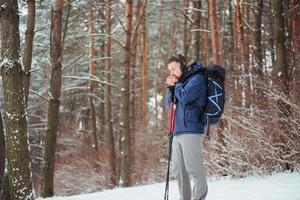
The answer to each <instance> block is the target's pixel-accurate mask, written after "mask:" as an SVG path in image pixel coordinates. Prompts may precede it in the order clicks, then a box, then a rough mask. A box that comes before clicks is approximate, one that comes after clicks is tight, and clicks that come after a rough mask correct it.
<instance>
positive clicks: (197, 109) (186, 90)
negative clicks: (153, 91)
mask: <svg viewBox="0 0 300 200" xmlns="http://www.w3.org/2000/svg"><path fill="white" fill-rule="evenodd" d="M201 69H203V66H202V64H200V63H199V64H197V65H194V67H193V68H192V69H189V70H188V71H187V72H186V73H184V74H183V78H181V81H177V82H176V83H175V89H174V92H175V96H176V98H177V105H176V115H175V126H174V135H178V134H183V133H185V134H186V133H191V134H203V132H204V125H203V124H202V123H201V121H200V119H201V117H200V116H201V114H202V113H201V112H202V110H203V107H204V106H205V104H206V90H207V87H206V84H205V80H204V78H203V76H201V75H199V74H197V75H194V76H192V74H194V73H196V72H198V71H200V70H201ZM165 103H166V106H167V108H168V109H170V105H171V92H170V90H167V94H166V98H165Z"/></svg>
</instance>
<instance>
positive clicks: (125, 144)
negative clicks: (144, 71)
mask: <svg viewBox="0 0 300 200" xmlns="http://www.w3.org/2000/svg"><path fill="white" fill-rule="evenodd" d="M132 4H133V2H132V0H126V15H125V16H126V25H125V52H124V56H125V57H124V76H123V77H122V79H123V84H122V87H121V88H122V89H121V92H122V100H121V116H120V126H121V134H120V154H121V155H120V157H121V161H120V162H121V163H120V177H119V185H120V186H123V187H126V186H130V184H131V171H130V165H131V155H130V152H131V151H130V148H131V147H130V120H129V119H130V116H129V115H130V114H129V113H130V108H129V103H130V96H129V95H130V91H129V86H130V79H129V77H130V57H131V47H130V39H131V29H132Z"/></svg>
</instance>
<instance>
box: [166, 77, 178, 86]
mask: <svg viewBox="0 0 300 200" xmlns="http://www.w3.org/2000/svg"><path fill="white" fill-rule="evenodd" d="M176 81H178V78H177V77H176V76H168V78H167V83H168V85H170V86H174V84H175V82H176Z"/></svg>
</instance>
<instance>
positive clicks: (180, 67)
mask: <svg viewBox="0 0 300 200" xmlns="http://www.w3.org/2000/svg"><path fill="white" fill-rule="evenodd" d="M202 68H203V67H202V65H194V66H193V67H190V68H188V66H187V61H186V59H185V57H184V56H182V55H180V54H177V55H174V56H172V57H170V58H169V59H168V69H169V71H170V75H169V76H168V77H167V84H168V86H169V87H168V88H169V90H168V92H167V96H166V106H167V107H168V108H170V104H171V95H172V93H173V95H175V97H176V99H177V101H176V102H177V103H176V114H175V125H174V133H173V136H174V138H173V144H172V171H173V174H174V176H175V177H176V180H177V183H178V186H179V192H180V200H191V199H192V200H204V199H205V197H206V195H207V191H208V187H207V182H206V174H205V169H204V166H203V156H202V141H203V135H204V134H203V133H204V125H203V124H202V123H201V117H200V116H201V114H203V113H202V110H203V107H204V105H205V103H206V90H207V88H206V84H205V80H204V78H203V77H202V76H201V75H198V74H197V75H196V73H197V72H198V71H199V70H201V69H202ZM190 178H191V179H192V180H193V183H194V187H193V190H192V191H191V183H190Z"/></svg>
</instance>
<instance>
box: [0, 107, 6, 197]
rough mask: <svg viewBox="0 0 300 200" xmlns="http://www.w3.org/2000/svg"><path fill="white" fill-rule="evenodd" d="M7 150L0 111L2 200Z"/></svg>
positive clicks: (0, 193) (0, 184)
mask: <svg viewBox="0 0 300 200" xmlns="http://www.w3.org/2000/svg"><path fill="white" fill-rule="evenodd" d="M5 159H6V149H5V136H4V127H3V122H2V115H1V111H0V199H3V198H2V191H3V189H2V188H3V181H4V169H5Z"/></svg>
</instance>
